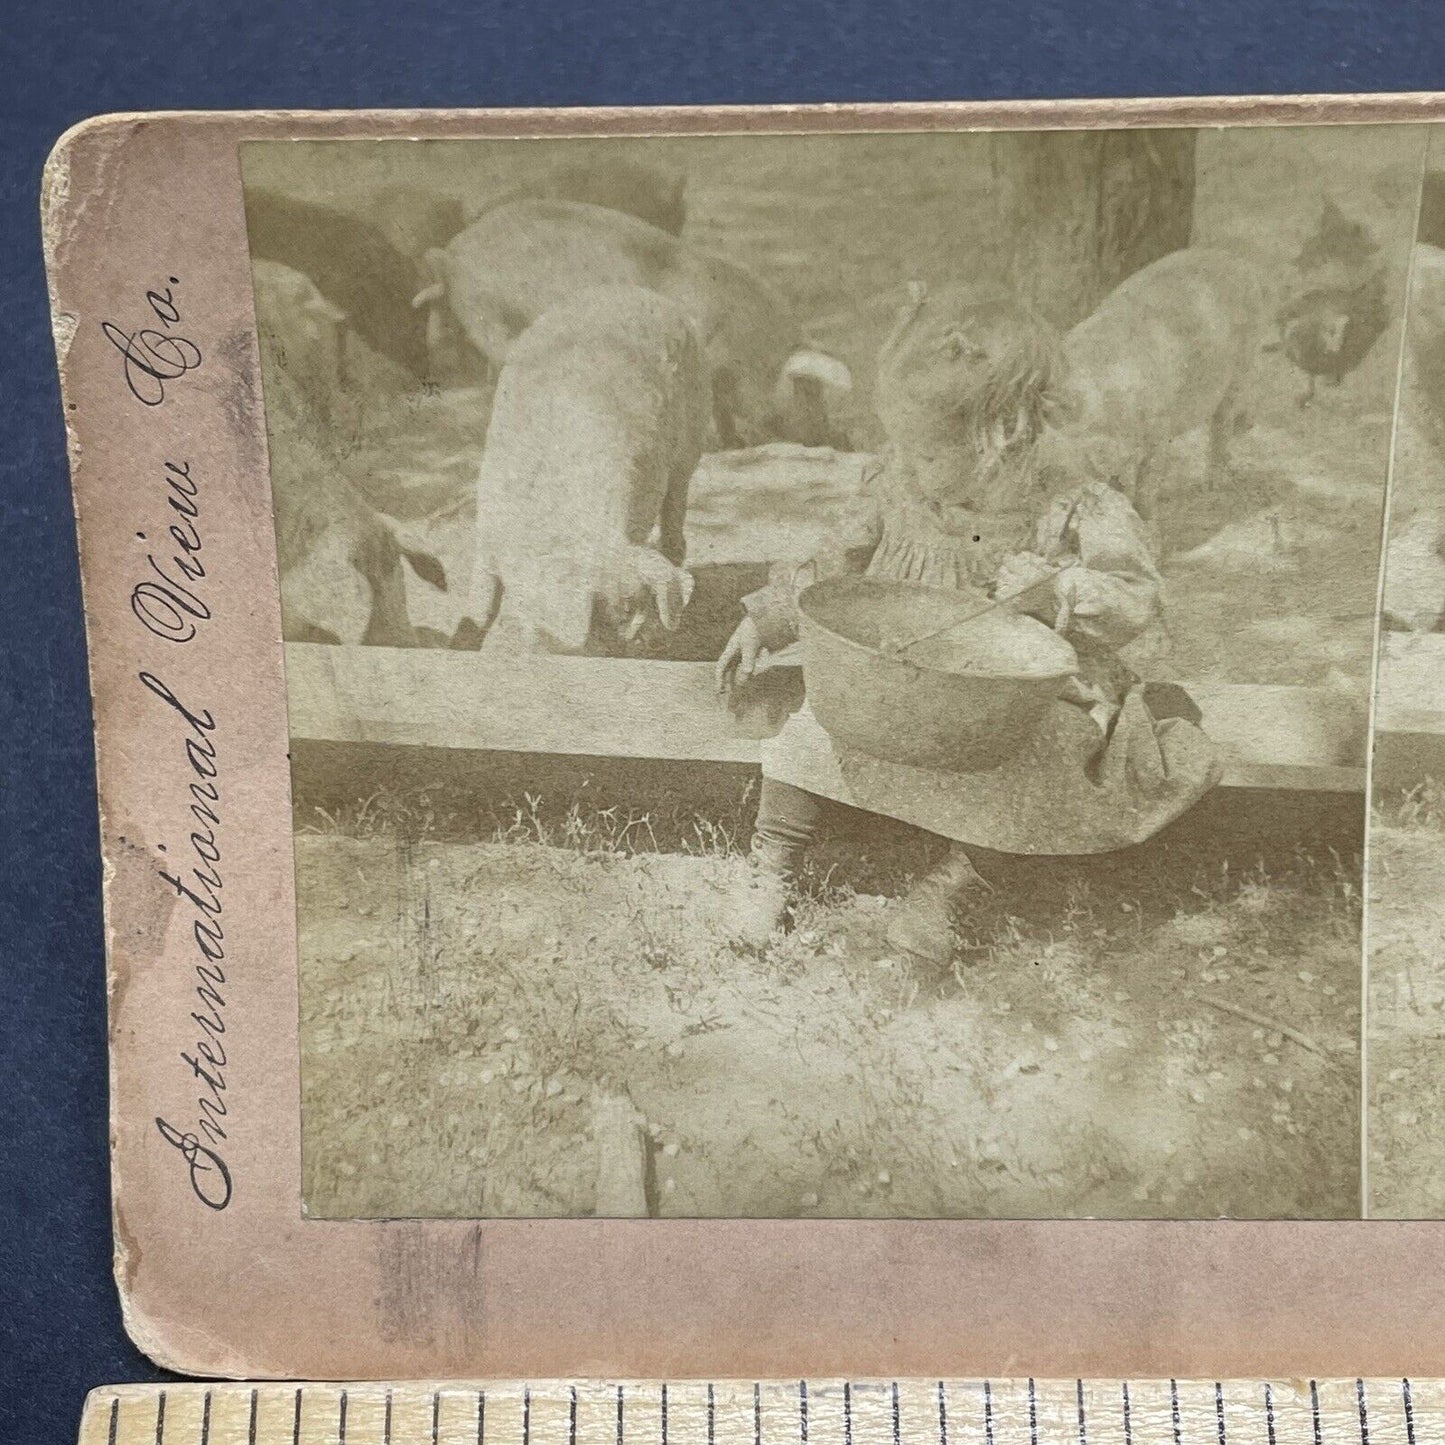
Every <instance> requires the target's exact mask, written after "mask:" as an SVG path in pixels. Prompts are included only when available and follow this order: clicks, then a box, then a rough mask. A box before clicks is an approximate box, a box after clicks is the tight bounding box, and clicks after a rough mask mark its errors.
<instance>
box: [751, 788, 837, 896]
mask: <svg viewBox="0 0 1445 1445" xmlns="http://www.w3.org/2000/svg"><path fill="white" fill-rule="evenodd" d="M822 818H823V803H822V800H821V799H820V798H819V797H818V796H817V795H816V794H814V793H809V792H806V791H805V790H804V789H802V788H795V787H794V786H793V785H792V784H791V783H781V782H779V781H778V780H777V779H776V778H764V779H763V789H762V793H761V795H760V796H759V798H758V820H757V823H756V825H755V826H754V828H753V848H752V854H753V858H754V859H755V860H756V861H757V863H758V864H759V866H760V867H763V868H765V869H767V870H768V871H769V872H772V873H777V874H779V875H780V876H782V877H786V878H788V879H791V878H793V876H794V875H795V874H796V873H797V871H798V869H799V867H801V866H802V862H803V855H804V854H805V853H806V852H807V850H808V847H809V845H810V844H811V843H812V842H813V840H814V839H815V838H816V837H817V836H818V828H819V826H820V824H821V823H822Z"/></svg>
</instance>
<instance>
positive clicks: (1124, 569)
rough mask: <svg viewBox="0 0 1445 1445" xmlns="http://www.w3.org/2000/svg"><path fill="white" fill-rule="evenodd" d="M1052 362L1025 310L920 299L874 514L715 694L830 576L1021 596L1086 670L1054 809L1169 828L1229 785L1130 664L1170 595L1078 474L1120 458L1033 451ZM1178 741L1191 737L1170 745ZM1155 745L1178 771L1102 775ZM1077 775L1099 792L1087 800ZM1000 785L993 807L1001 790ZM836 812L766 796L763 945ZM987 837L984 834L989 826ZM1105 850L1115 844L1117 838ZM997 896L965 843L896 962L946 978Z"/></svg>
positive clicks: (905, 330) (903, 922)
mask: <svg viewBox="0 0 1445 1445" xmlns="http://www.w3.org/2000/svg"><path fill="white" fill-rule="evenodd" d="M1055 358H1056V351H1055V344H1054V338H1053V336H1052V335H1051V333H1050V332H1049V331H1048V330H1047V328H1046V327H1045V326H1044V325H1043V323H1042V322H1040V321H1039V320H1038V319H1037V318H1035V317H1034V316H1033V315H1032V313H1030V312H1028V311H1027V310H1025V309H1024V308H1022V307H1021V306H1019V305H1018V304H1017V303H1016V302H1014V301H1012V300H1011V299H1008V298H1005V297H1000V296H979V295H977V294H975V293H973V292H970V291H968V290H966V289H964V288H950V289H949V290H947V291H944V292H941V293H939V295H937V296H936V297H933V298H930V297H927V296H926V295H925V294H924V293H923V291H922V289H921V288H914V290H913V294H912V297H911V301H910V304H909V305H908V306H907V307H906V308H905V310H904V311H903V313H902V314H901V315H900V317H899V319H898V322H897V324H896V325H895V327H894V329H893V331H892V333H891V334H890V336H889V337H888V339H887V340H886V341H885V342H884V344H883V348H882V350H881V352H880V354H879V362H878V381H877V393H876V402H877V410H878V416H879V420H880V421H881V422H882V424H883V429H884V432H885V433H886V436H887V443H888V444H887V448H886V450H885V453H884V457H883V459H882V460H881V461H879V462H875V463H872V464H870V465H869V466H868V468H867V469H866V471H865V474H864V478H863V486H862V489H861V494H862V505H861V507H860V509H859V511H858V514H857V515H856V516H855V517H854V518H852V519H851V520H850V522H849V524H848V525H847V526H846V527H845V528H843V529H842V531H841V532H840V534H839V535H837V536H835V537H834V538H833V539H832V540H831V542H830V544H829V545H828V546H827V547H826V548H825V549H824V551H823V552H822V553H820V555H818V556H817V557H815V558H813V559H811V560H810V561H808V562H805V563H803V564H802V565H801V566H797V565H789V564H779V565H778V566H776V567H774V568H773V569H772V572H771V575H770V579H769V582H768V584H767V586H765V587H763V588H762V589H761V590H760V591H758V592H755V593H753V594H752V595H751V596H749V597H746V598H744V600H743V606H744V608H745V615H744V617H743V619H742V621H741V622H740V623H739V624H738V627H737V629H736V631H735V632H734V633H733V635H732V637H731V638H730V639H729V641H728V643H727V646H726V647H725V648H724V649H723V652H722V655H721V657H720V658H719V659H718V664H717V679H718V686H719V689H720V690H721V689H726V688H727V687H728V686H730V685H731V684H733V683H736V682H741V681H743V680H745V679H746V678H747V677H749V676H751V675H752V673H753V672H754V671H755V670H756V668H757V665H758V662H759V660H760V658H761V657H762V655H763V654H764V653H766V652H775V651H777V650H778V649H780V648H783V647H785V646H787V645H788V644H789V643H791V642H793V641H794V640H795V639H796V638H797V635H798V606H797V601H798V596H799V594H800V593H801V592H802V591H803V589H804V588H805V587H807V586H808V585H810V584H811V583H813V582H815V581H818V580H820V579H822V578H824V577H828V576H832V575H836V574H838V573H842V572H860V573H866V574H867V575H869V576H871V577H878V578H884V579H891V580H895V581H907V582H916V583H923V584H926V585H928V586H932V587H951V588H959V589H962V590H966V591H969V592H971V593H973V594H974V595H975V596H976V597H977V598H978V601H979V605H980V606H981V607H982V606H985V605H987V602H988V600H989V598H996V597H1006V596H1013V595H1014V594H1021V595H1020V596H1019V600H1018V602H1016V603H1015V604H1014V605H1015V606H1016V607H1017V609H1018V610H1020V611H1023V612H1027V613H1028V614H1029V615H1031V616H1034V617H1036V618H1038V619H1039V620H1040V621H1043V622H1045V623H1047V624H1048V625H1049V626H1051V627H1056V628H1057V629H1058V630H1059V631H1060V632H1061V633H1062V635H1063V636H1064V637H1065V638H1066V639H1067V640H1068V641H1069V642H1070V643H1071V644H1073V646H1074V649H1075V651H1076V652H1077V654H1078V657H1079V671H1078V673H1077V674H1076V675H1075V676H1074V677H1073V678H1071V679H1070V680H1069V681H1068V683H1067V684H1066V686H1065V688H1064V690H1063V692H1062V694H1061V701H1062V703H1063V704H1064V705H1065V706H1066V707H1067V708H1069V709H1072V710H1074V717H1073V718H1072V719H1067V720H1066V721H1067V722H1070V723H1074V724H1077V723H1080V722H1082V719H1083V717H1084V716H1085V715H1086V716H1087V717H1088V718H1089V719H1091V720H1092V725H1090V726H1087V727H1082V728H1081V727H1079V726H1077V725H1075V726H1072V727H1065V728H1064V729H1063V730H1062V732H1061V733H1060V736H1064V737H1069V738H1082V739H1083V742H1082V746H1076V745H1072V744H1070V745H1068V746H1064V747H1061V748H1059V749H1058V750H1057V751H1056V752H1054V753H1052V754H1049V755H1046V757H1045V758H1044V760H1043V764H1042V765H1043V766H1044V768H1045V769H1046V770H1050V769H1057V770H1058V782H1059V784H1060V786H1059V789H1058V790H1057V791H1058V795H1059V796H1060V797H1063V796H1065V795H1068V796H1071V797H1073V798H1075V799H1078V798H1079V797H1082V798H1083V799H1084V806H1085V807H1086V808H1089V809H1093V808H1099V809H1103V810H1105V811H1106V812H1107V811H1113V812H1116V813H1117V812H1118V810H1120V809H1131V808H1133V809H1134V810H1135V816H1137V817H1144V816H1147V817H1148V819H1149V824H1148V826H1149V827H1150V828H1151V829H1154V830H1157V827H1160V826H1162V825H1163V822H1164V821H1167V820H1168V818H1170V817H1173V816H1177V815H1178V814H1179V813H1182V812H1183V811H1184V810H1185V808H1187V807H1189V806H1191V805H1192V804H1193V803H1194V802H1195V801H1196V800H1197V799H1198V798H1199V797H1200V796H1201V795H1202V794H1203V793H1204V792H1205V791H1206V790H1207V789H1208V788H1209V787H1211V786H1213V784H1214V783H1215V782H1216V781H1217V780H1218V772H1219V769H1218V764H1217V759H1216V758H1215V755H1214V752H1213V749H1212V748H1210V747H1209V746H1208V745H1207V744H1206V743H1205V742H1204V739H1203V738H1202V736H1201V735H1199V734H1197V730H1195V729H1194V728H1193V726H1192V721H1189V722H1186V721H1182V720H1181V715H1187V714H1188V713H1189V712H1190V711H1191V710H1192V704H1190V703H1188V700H1187V698H1186V699H1183V702H1184V706H1183V707H1178V706H1176V707H1173V708H1162V707H1156V711H1157V712H1159V713H1161V714H1162V713H1165V712H1169V713H1172V716H1170V717H1168V719H1167V720H1166V719H1165V718H1163V717H1162V716H1160V717H1156V716H1155V715H1154V714H1153V713H1151V712H1150V711H1149V710H1148V709H1147V708H1146V707H1145V706H1144V705H1143V702H1142V690H1141V689H1140V688H1139V686H1138V680H1137V679H1136V678H1135V677H1134V676H1133V675H1132V674H1131V673H1130V672H1129V670H1128V669H1127V668H1126V667H1125V666H1124V665H1123V664H1122V663H1121V662H1120V661H1119V659H1118V657H1117V656H1116V655H1115V654H1116V650H1117V649H1118V648H1120V647H1122V646H1124V645H1125V644H1126V643H1128V642H1130V641H1131V640H1132V639H1133V638H1135V637H1137V636H1138V635H1139V634H1140V633H1141V632H1143V631H1144V629H1145V628H1146V627H1148V626H1149V624H1150V623H1151V622H1153V621H1154V620H1155V619H1156V618H1157V617H1158V615H1159V610H1160V591H1161V583H1160V577H1159V573H1158V570H1157V568H1156V567H1155V564H1154V561H1153V558H1152V557H1151V555H1150V548H1149V544H1148V540H1147V534H1146V529H1145V527H1144V524H1143V523H1142V521H1141V520H1140V518H1139V515H1138V514H1137V513H1136V512H1135V510H1134V508H1133V507H1132V506H1131V505H1130V503H1129V502H1128V500H1127V499H1126V498H1125V497H1124V495H1123V494H1122V493H1121V492H1119V491H1117V490H1115V489H1114V488H1112V487H1111V486H1109V485H1108V484H1107V483H1105V482H1101V481H1097V480H1092V481H1083V482H1080V480H1079V476H1080V473H1081V472H1084V473H1087V470H1088V468H1087V466H1086V465H1085V464H1084V463H1083V461H1082V458H1084V457H1085V455H1086V454H1087V453H1089V452H1091V451H1097V452H1098V453H1100V454H1106V453H1107V452H1108V451H1109V450H1110V449H1109V447H1108V445H1107V443H1104V442H1102V441H1100V442H1099V443H1097V444H1096V445H1091V444H1089V443H1088V442H1086V441H1078V442H1065V441H1060V440H1059V439H1058V437H1057V434H1056V433H1050V440H1049V445H1048V450H1049V452H1050V453H1051V460H1050V462H1049V463H1048V464H1047V465H1043V466H1040V465H1038V462H1039V460H1040V459H1039V457H1038V455H1037V453H1038V451H1040V450H1041V448H1038V447H1036V445H1035V443H1036V442H1037V441H1038V440H1039V438H1040V435H1041V433H1042V432H1043V427H1044V420H1045V410H1046V408H1047V406H1048V399H1049V395H1050V387H1051V384H1056V383H1057V381H1058V378H1057V377H1056V376H1055V374H1054V372H1055V368H1056V365H1057V363H1056V359H1055ZM1061 473H1062V474H1064V475H1067V476H1069V477H1070V482H1071V485H1068V486H1066V487H1064V488H1063V490H1062V491H1060V492H1058V493H1057V494H1055V495H1050V494H1049V492H1050V487H1049V483H1050V482H1051V481H1053V482H1057V481H1059V480H1061ZM1066 564H1067V565H1066ZM1060 569H1062V570H1060ZM1025 589H1027V590H1025ZM1175 691H1176V693H1177V692H1178V690H1175ZM1176 701H1177V699H1176ZM1056 706H1057V704H1056ZM1197 717H1198V713H1197V711H1193V719H1194V720H1197ZM1178 728H1187V729H1189V731H1190V732H1191V733H1193V734H1194V736H1193V737H1192V738H1189V739H1187V740H1186V739H1184V738H1181V737H1174V738H1172V739H1171V738H1170V736H1169V734H1170V733H1171V732H1172V731H1173V730H1175V729H1178ZM1141 731H1142V732H1145V733H1147V734H1148V736H1147V738H1145V739H1143V744H1144V746H1145V747H1146V749H1152V750H1153V757H1154V758H1155V760H1156V761H1162V766H1160V767H1155V768H1154V769H1153V770H1152V776H1144V777H1141V776H1139V772H1140V770H1139V769H1138V768H1136V767H1135V766H1134V764H1133V761H1132V758H1131V760H1130V762H1129V764H1128V765H1127V766H1123V767H1114V768H1109V767H1107V766H1101V756H1100V755H1101V754H1103V753H1105V752H1108V751H1111V750H1116V749H1117V750H1119V755H1120V756H1121V757H1122V756H1124V755H1125V754H1126V753H1129V752H1131V751H1137V750H1138V747H1139V745H1140V740H1139V739H1138V738H1136V737H1133V736H1131V735H1134V734H1138V733H1140V732H1141ZM1186 741H1187V743H1188V745H1187V746H1185V747H1183V748H1180V747H1179V746H1177V745H1178V744H1179V743H1180V742H1186ZM1171 744H1173V745H1172V746H1171ZM1166 755H1167V756H1166ZM1005 766H1007V765H1005ZM1029 766H1030V767H1031V768H1032V769H1033V770H1035V775H1034V776H1033V777H1031V779H1030V788H1029V790H1028V791H1029V792H1030V794H1031V796H1032V797H1033V798H1034V799H1037V798H1038V797H1039V796H1040V793H1041V792H1042V793H1043V794H1045V795H1047V794H1048V792H1049V789H1048V788H1047V787H1044V788H1043V789H1042V790H1041V789H1040V788H1039V787H1038V786H1037V785H1038V782H1039V779H1038V778H1037V776H1036V772H1037V769H1038V767H1039V766H1040V760H1039V758H1038V757H1032V758H1031V759H1030V763H1029ZM1144 771H1145V772H1146V773H1147V772H1149V771H1150V770H1149V769H1145V770H1144ZM1081 774H1084V775H1087V776H1088V778H1089V779H1090V782H1091V783H1096V784H1097V786H1091V787H1089V788H1083V789H1080V787H1079V786H1078V784H1079V779H1080V775H1081ZM1066 775H1067V776H1066ZM1105 779H1107V780H1108V783H1107V784H1106V783H1105V782H1103V781H1102V780H1105ZM1047 781H1048V780H1047V779H1046V780H1045V782H1047ZM936 782H937V788H938V789H940V790H944V789H949V790H953V792H954V793H958V794H961V795H962V796H964V797H965V798H967V797H968V789H969V788H970V787H971V786H973V783H972V781H971V779H970V777H969V775H967V774H962V773H944V772H939V773H937V774H936ZM1161 785H1162V786H1163V789H1164V793H1163V795H1161V791H1160V790H1161ZM992 786H993V788H994V796H995V798H996V793H997V783H996V782H995V783H994V784H993V785H992ZM1140 790H1143V791H1145V792H1150V793H1152V795H1153V796H1151V798H1150V799H1149V806H1148V807H1147V808H1140V807H1139V806H1138V804H1139V801H1140V800H1139V799H1138V798H1136V797H1133V796H1130V795H1131V792H1132V793H1137V792H1139V791H1140ZM1020 806H1021V807H1028V806H1033V807H1034V809H1035V811H1036V812H1037V811H1039V810H1038V809H1037V805H1036V803H1035V804H1028V803H1026V802H1024V801H1023V800H1020ZM821 813H822V805H821V803H820V801H819V799H818V798H817V797H815V796H814V795H813V794H810V793H807V792H805V791H803V790H802V789H800V788H796V787H794V786H792V785H791V784H788V783H785V782H781V781H779V780H777V779H767V778H765V779H764V781H763V788H762V796H761V800H760V804H759V808H758V818H757V825H756V829H755V832H754V836H753V846H752V856H753V860H754V863H755V865H756V867H757V870H758V873H759V875H760V882H761V883H762V885H763V886H762V888H761V889H760V890H759V891H758V893H757V895H756V898H757V901H758V905H759V907H760V909H761V911H762V913H763V914H764V915H765V916H763V917H762V918H760V919H757V920H755V921H756V922H757V923H758V924H759V925H760V931H761V930H764V929H769V928H771V927H772V926H774V925H775V924H776V923H777V922H779V921H781V918H782V917H783V914H784V911H785V908H786V902H787V894H788V889H789V888H790V887H791V884H792V883H793V881H794V880H795V878H796V875H797V872H798V869H799V866H800V865H801V862H802V859H803V856H804V853H805V850H806V849H807V847H808V845H809V844H810V843H811V842H812V841H813V839H814V838H815V836H816V835H817V831H818V827H819V823H820V819H821ZM1017 822H1018V820H1017V817H1016V816H1011V818H1010V827H1009V829H1008V834H1009V837H1010V838H1016V837H1017V834H1018V827H1017ZM1071 822H1074V823H1076V822H1077V820H1076V819H1073V820H1071ZM980 828H981V830H982V831H983V832H984V833H987V831H988V828H987V820H986V819H981V821H980ZM1049 831H1050V820H1049V818H1048V817H1047V816H1040V818H1039V820H1038V823H1037V825H1036V828H1035V832H1036V834H1037V835H1038V845H1039V846H1037V847H1030V849H1029V851H1032V852H1041V853H1047V852H1050V851H1064V850H1062V849H1051V848H1050V847H1049V836H1048V835H1049ZM1075 832H1077V829H1075ZM1099 832H1100V836H1101V838H1108V839H1112V838H1115V837H1116V836H1117V829H1116V828H1113V827H1110V826H1104V827H1101V828H1100V830H1099ZM978 841H980V842H981V843H987V842H988V841H989V840H988V839H987V838H980V839H979V840H978ZM1105 846H1115V847H1117V846H1120V844H1119V843H1118V842H1117V841H1114V842H1108V843H1106V844H1105ZM1015 847H1017V844H1016V843H1015ZM1069 851H1082V850H1079V849H1077V848H1075V847H1071V848H1070V849H1069ZM1097 851H1103V848H1099V849H1098V850H1097ZM981 883H982V880H981V879H980V878H979V875H978V874H977V873H976V872H975V870H974V867H973V864H972V862H971V861H970V859H969V856H968V853H967V852H966V850H965V849H964V847H963V846H962V845H961V844H959V843H952V844H951V845H950V847H949V850H948V853H947V856H946V857H945V858H944V860H943V861H942V862H941V863H940V864H939V865H938V866H937V867H935V868H934V869H933V870H932V871H931V872H929V873H927V874H926V875H925V876H924V877H923V878H922V879H921V880H920V881H919V882H918V883H917V884H916V885H915V886H914V887H913V889H912V890H911V891H910V892H909V893H908V894H907V895H906V896H905V898H904V900H903V903H902V906H901V907H900V908H898V909H897V910H896V911H895V912H894V914H893V917H892V919H891V922H890V924H889V928H888V941H889V944H890V946H891V947H893V948H895V949H898V950H899V951H902V952H905V953H907V954H910V955H912V956H914V957H915V958H918V959H922V960H925V961H927V962H929V963H931V964H935V965H946V964H947V963H949V962H950V960H951V958H952V948H953V921H954V910H955V907H956V904H957V902H958V900H959V898H960V897H961V896H962V894H964V893H965V892H966V891H967V890H968V889H970V888H972V887H975V886H978V885H979V884H981Z"/></svg>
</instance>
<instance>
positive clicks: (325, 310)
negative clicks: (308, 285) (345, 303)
mask: <svg viewBox="0 0 1445 1445" xmlns="http://www.w3.org/2000/svg"><path fill="white" fill-rule="evenodd" d="M301 309H302V310H303V311H304V312H305V313H306V315H308V316H314V317H315V318H316V319H317V320H318V321H327V322H330V323H331V324H332V325H334V326H340V325H342V324H343V323H344V322H345V320H346V312H344V311H343V310H342V309H341V308H340V307H339V306H333V305H332V304H331V302H329V301H328V300H327V299H326V298H325V297H324V296H323V295H322V294H321V293H320V292H319V291H317V292H316V293H315V294H314V295H311V296H308V297H307V298H306V301H305V303H304V305H303V306H302V308H301Z"/></svg>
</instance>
